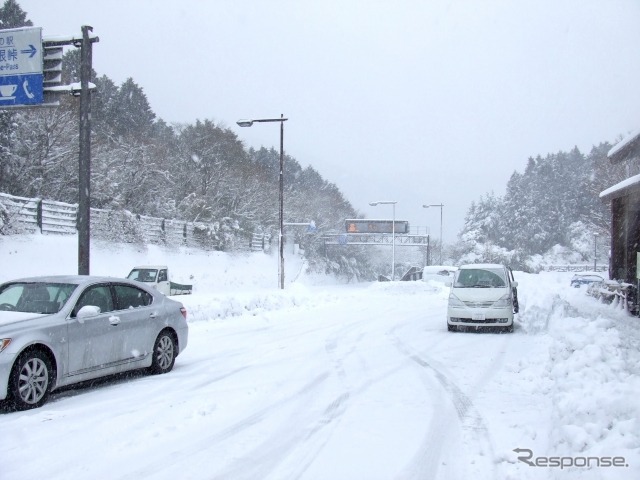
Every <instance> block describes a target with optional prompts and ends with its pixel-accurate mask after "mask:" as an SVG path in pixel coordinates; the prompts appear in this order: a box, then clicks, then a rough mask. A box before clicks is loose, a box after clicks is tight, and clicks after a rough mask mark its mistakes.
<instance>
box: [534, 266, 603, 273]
mask: <svg viewBox="0 0 640 480" xmlns="http://www.w3.org/2000/svg"><path fill="white" fill-rule="evenodd" d="M544 270H545V271H547V272H606V271H607V270H609V266H608V265H596V266H595V269H594V268H593V265H546V266H545V267H544Z"/></svg>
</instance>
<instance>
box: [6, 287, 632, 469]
mask: <svg viewBox="0 0 640 480" xmlns="http://www.w3.org/2000/svg"><path fill="white" fill-rule="evenodd" d="M517 276H518V278H517V279H518V281H519V282H520V288H519V290H520V299H521V306H522V308H521V313H520V315H518V322H517V324H516V331H515V332H514V333H513V334H493V333H462V332H460V333H451V332H448V331H447V329H446V324H445V309H446V299H447V295H448V292H447V289H446V288H445V287H444V285H443V284H442V283H438V282H431V281H427V282H406V283H405V282H394V283H381V284H377V283H366V284H359V285H341V286H339V285H336V286H315V287H311V286H303V285H297V284H292V285H290V286H288V288H287V290H285V291H284V292H281V291H278V290H263V289H253V290H252V289H249V290H246V289H245V290H243V291H242V292H241V291H231V290H230V291H228V292H223V293H216V294H213V293H205V292H203V291H202V289H201V290H200V291H199V292H196V293H195V294H194V295H191V296H185V297H180V299H181V300H182V301H184V303H185V305H186V306H187V308H188V310H189V319H190V340H189V345H188V348H187V349H186V350H185V351H184V353H183V354H182V355H180V356H179V357H178V360H177V362H176V366H175V369H174V370H173V371H172V372H171V373H169V374H168V375H163V376H153V377H151V376H146V375H142V374H135V375H133V376H130V377H127V378H124V377H119V378H110V379H108V380H106V381H100V382H95V384H94V385H91V386H83V387H82V388H72V389H67V390H64V391H61V392H58V393H54V394H53V395H52V398H51V400H50V402H49V403H47V404H46V405H44V406H43V407H42V408H39V409H36V410H31V411H27V412H18V413H6V412H4V413H0V431H2V435H1V436H0V458H1V459H2V467H1V468H0V479H3V480H5V479H7V480H13V479H40V478H47V479H51V480H58V479H60V480H62V479H65V480H68V479H88V478H91V479H136V480H137V479H146V478H149V479H151V478H153V479H158V480H162V479H172V480H174V479H176V478H179V479H233V480H236V479H332V480H340V479H345V480H346V479H349V480H359V479H362V480H376V479H381V480H387V479H401V480H405V479H406V480H411V479H416V480H417V479H468V478H474V479H548V478H563V479H564V478H575V479H578V478H581V479H582V478H593V479H596V478H598V479H599V478H611V479H614V478H615V479H621V478H622V479H632V478H634V479H635V478H639V473H640V453H639V452H640V441H639V439H640V433H639V428H638V427H639V426H640V423H639V422H638V414H639V413H640V407H639V406H638V403H637V398H638V394H640V380H639V378H638V375H637V371H638V359H639V358H640V353H639V352H638V349H637V346H638V343H639V342H638V339H639V338H640V336H639V335H638V333H637V328H636V327H637V324H636V323H634V322H637V318H631V317H627V316H625V315H624V314H623V313H622V312H618V311H615V310H613V309H612V308H611V307H610V306H603V305H600V304H597V303H596V302H595V300H593V299H591V298H590V297H586V296H585V295H584V292H583V291H578V290H575V289H570V288H569V287H568V282H566V278H564V277H557V278H556V277H553V276H542V275H527V274H520V275H517ZM634 345H635V347H636V348H635V350H634V349H633V348H631V347H633V346H634ZM515 449H524V450H528V451H531V452H532V454H531V455H532V456H533V457H534V458H539V457H543V460H544V458H548V457H554V456H558V457H565V458H567V459H572V458H574V457H575V458H580V457H586V456H592V457H597V458H598V459H599V458H600V457H604V456H607V457H622V458H624V462H625V465H626V466H622V467H608V468H607V467H604V466H600V467H595V468H594V465H593V463H592V464H591V468H586V467H574V468H562V469H561V468H559V467H548V466H546V467H545V466H538V467H532V466H530V465H528V464H526V463H525V462H523V461H521V460H518V456H519V454H518V453H516V452H514V450H515ZM572 461H573V460H572ZM594 461H595V460H594ZM592 462H593V461H592Z"/></svg>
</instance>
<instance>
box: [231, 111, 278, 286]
mask: <svg viewBox="0 0 640 480" xmlns="http://www.w3.org/2000/svg"><path fill="white" fill-rule="evenodd" d="M287 120H289V119H288V118H284V114H280V118H258V119H252V120H238V121H237V122H236V123H237V124H238V125H239V126H241V127H250V126H252V125H253V123H254V122H280V187H279V191H280V196H279V223H280V231H279V233H278V250H279V256H280V262H279V264H278V279H279V283H280V289H281V290H284V237H283V232H284V122H286V121H287Z"/></svg>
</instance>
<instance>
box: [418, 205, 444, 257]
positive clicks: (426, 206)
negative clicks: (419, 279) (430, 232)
mask: <svg viewBox="0 0 640 480" xmlns="http://www.w3.org/2000/svg"><path fill="white" fill-rule="evenodd" d="M429 207H440V265H442V207H444V204H442V203H441V204H439V205H422V208H429Z"/></svg>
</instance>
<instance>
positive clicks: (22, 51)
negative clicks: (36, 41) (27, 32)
mask: <svg viewBox="0 0 640 480" xmlns="http://www.w3.org/2000/svg"><path fill="white" fill-rule="evenodd" d="M37 52H38V50H36V47H34V46H33V45H29V48H28V49H27V50H20V53H30V54H31V55H29V58H32V57H33V56H34V55H35V54H36V53H37Z"/></svg>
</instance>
